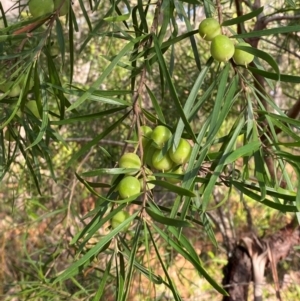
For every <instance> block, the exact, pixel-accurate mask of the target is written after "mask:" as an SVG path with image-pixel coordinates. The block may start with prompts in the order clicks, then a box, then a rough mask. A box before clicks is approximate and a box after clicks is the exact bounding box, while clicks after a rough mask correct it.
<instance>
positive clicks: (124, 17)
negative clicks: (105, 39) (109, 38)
mask: <svg viewBox="0 0 300 301" xmlns="http://www.w3.org/2000/svg"><path fill="white" fill-rule="evenodd" d="M129 17H130V13H128V14H124V15H120V16H111V17H106V18H103V20H104V21H106V22H122V21H126V20H128V19H129Z"/></svg>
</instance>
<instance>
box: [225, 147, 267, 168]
mask: <svg viewBox="0 0 300 301" xmlns="http://www.w3.org/2000/svg"><path fill="white" fill-rule="evenodd" d="M260 146H261V142H260V141H252V142H249V143H248V144H246V145H243V146H241V147H239V148H237V149H236V150H234V151H233V152H230V153H229V154H228V155H227V156H226V158H225V160H224V164H225V165H226V164H230V163H232V162H235V161H236V160H237V159H239V158H242V157H245V156H251V155H252V154H254V153H255V152H256V151H257V150H258V149H259V148H260Z"/></svg>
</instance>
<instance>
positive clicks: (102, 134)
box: [66, 113, 129, 168]
mask: <svg viewBox="0 0 300 301" xmlns="http://www.w3.org/2000/svg"><path fill="white" fill-rule="evenodd" d="M128 114H129V113H126V114H125V115H124V116H122V117H121V118H120V119H119V120H117V121H116V122H115V123H114V124H112V125H111V126H110V127H108V128H107V129H106V130H104V131H103V132H102V133H100V134H99V135H97V136H96V137H95V138H94V139H93V140H92V141H90V142H88V143H87V144H86V145H85V146H83V147H82V148H81V149H80V150H79V151H78V152H77V153H75V154H74V155H73V156H72V157H71V159H70V160H69V162H68V163H67V164H66V168H69V167H70V166H72V165H73V164H74V162H75V161H76V160H77V159H78V158H79V157H80V156H82V155H83V154H84V153H86V152H88V151H89V150H90V149H91V147H93V146H94V145H96V144H97V143H98V142H99V141H100V140H101V139H103V138H104V137H105V136H106V135H108V134H109V133H110V132H111V131H112V130H113V129H114V128H116V127H117V126H118V125H119V124H120V123H122V121H123V120H124V119H125V118H127V116H128Z"/></svg>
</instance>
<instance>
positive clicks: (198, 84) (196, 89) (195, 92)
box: [173, 60, 213, 149]
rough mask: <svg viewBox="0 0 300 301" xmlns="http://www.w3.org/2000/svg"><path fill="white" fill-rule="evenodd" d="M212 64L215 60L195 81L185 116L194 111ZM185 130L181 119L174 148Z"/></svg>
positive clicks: (209, 63)
mask: <svg viewBox="0 0 300 301" xmlns="http://www.w3.org/2000/svg"><path fill="white" fill-rule="evenodd" d="M212 62H213V60H209V61H208V62H207V64H206V66H205V67H204V68H203V69H202V70H201V72H200V73H199V75H198V77H197V79H196V81H195V84H194V85H193V87H192V89H191V92H190V94H189V96H188V99H187V100H186V103H185V105H184V108H183V111H184V114H185V116H191V111H192V110H193V109H194V103H195V100H196V98H197V96H198V93H199V89H200V87H201V85H202V84H203V82H204V79H205V77H206V74H207V72H208V70H209V68H210V66H211V64H212ZM183 130H184V122H183V120H182V119H181V118H180V119H179V121H178V124H177V127H176V130H175V134H174V145H173V146H174V147H175V149H176V148H177V146H178V143H179V140H180V138H181V136H182V132H183Z"/></svg>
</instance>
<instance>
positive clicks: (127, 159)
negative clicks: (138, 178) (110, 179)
mask: <svg viewBox="0 0 300 301" xmlns="http://www.w3.org/2000/svg"><path fill="white" fill-rule="evenodd" d="M119 166H120V167H121V168H136V169H140V168H141V166H142V162H141V159H140V157H139V156H138V155H137V154H135V153H125V154H124V155H123V156H122V157H121V158H120V160H119Z"/></svg>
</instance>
